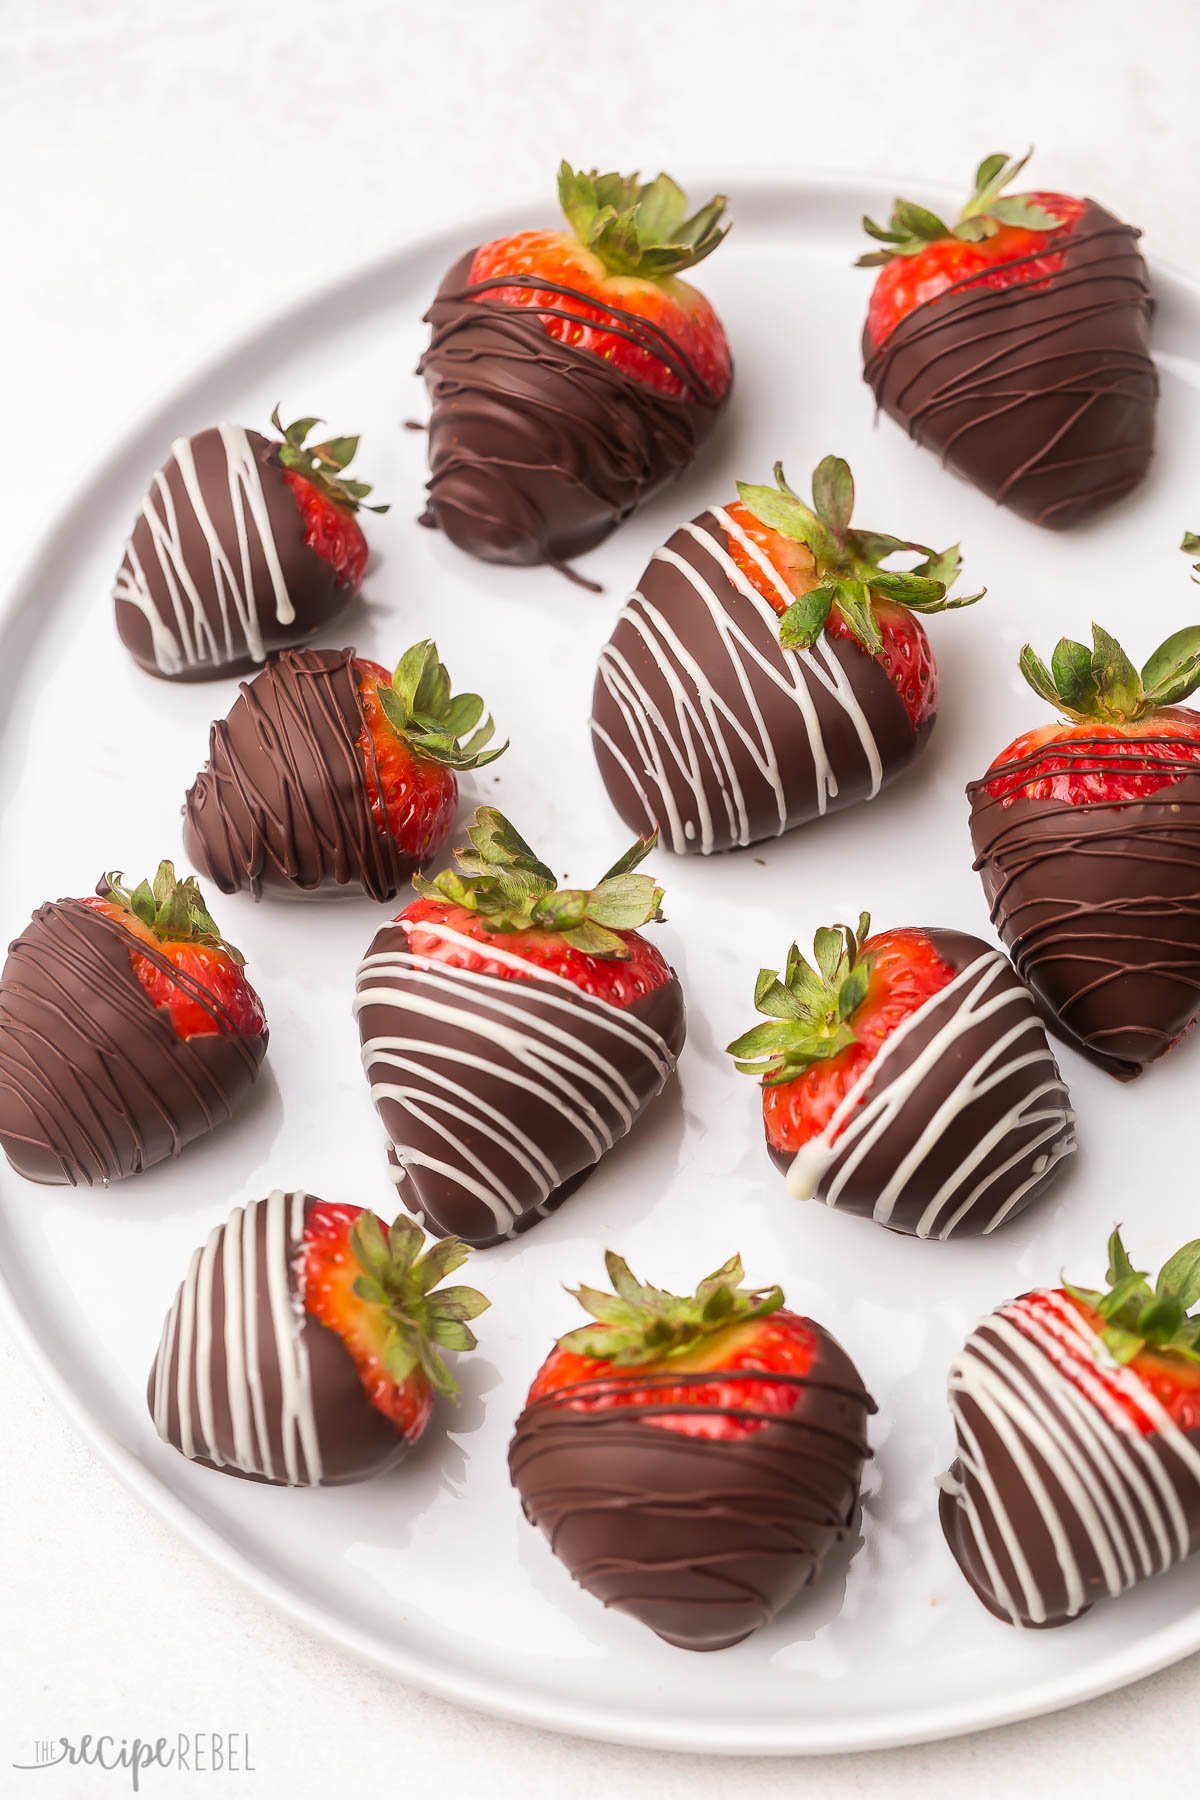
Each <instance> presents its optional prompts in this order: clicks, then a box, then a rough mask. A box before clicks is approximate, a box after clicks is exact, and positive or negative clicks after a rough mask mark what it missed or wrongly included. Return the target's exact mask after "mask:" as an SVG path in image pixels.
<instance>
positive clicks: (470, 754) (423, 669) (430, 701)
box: [376, 638, 508, 770]
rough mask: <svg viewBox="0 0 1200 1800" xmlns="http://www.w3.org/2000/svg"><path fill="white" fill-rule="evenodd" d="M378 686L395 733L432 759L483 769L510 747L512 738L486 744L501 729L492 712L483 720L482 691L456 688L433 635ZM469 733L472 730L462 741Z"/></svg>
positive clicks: (457, 766)
mask: <svg viewBox="0 0 1200 1800" xmlns="http://www.w3.org/2000/svg"><path fill="white" fill-rule="evenodd" d="M376 691H377V693H378V695H379V705H380V708H381V710H382V712H383V715H384V717H385V718H386V720H387V722H388V724H389V725H390V726H391V728H392V730H393V731H394V732H395V733H396V736H397V737H398V738H402V739H403V740H404V742H405V743H406V744H408V745H409V746H410V747H411V748H412V749H413V751H415V753H416V754H417V755H418V756H424V757H428V758H429V760H430V761H431V762H438V763H442V764H443V765H444V766H445V767H446V768H448V769H459V770H462V769H482V768H483V767H484V766H485V764H487V763H490V762H495V760H496V758H497V757H498V756H503V755H504V752H505V751H506V750H507V749H508V740H507V738H506V739H505V741H504V743H502V744H500V745H498V746H497V747H496V748H494V749H491V750H488V749H485V745H487V744H489V743H490V742H491V740H492V738H493V736H494V735H495V731H496V727H495V724H494V723H493V721H492V718H491V715H490V714H489V715H488V717H487V718H486V719H483V701H482V700H481V699H480V697H479V695H478V694H452V693H451V691H450V673H449V670H448V669H447V668H446V666H445V664H444V663H443V662H441V661H440V659H439V657H438V652H437V645H436V644H435V643H434V642H433V640H432V639H431V638H423V639H422V641H421V642H420V643H419V644H414V645H413V646H412V648H411V649H409V650H406V651H405V652H404V655H403V656H402V657H401V658H400V661H399V662H398V663H397V664H396V669H395V673H394V674H393V676H392V682H391V686H390V687H385V686H383V685H381V686H380V687H379V688H378V689H377V690H376ZM481 719H483V723H482V724H480V720H481ZM476 728H477V729H476ZM466 732H471V733H472V735H471V737H469V738H468V739H467V741H466V743H463V742H461V739H462V738H463V736H464V734H465V733H466Z"/></svg>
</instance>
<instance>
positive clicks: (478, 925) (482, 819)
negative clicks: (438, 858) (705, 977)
mask: <svg viewBox="0 0 1200 1800" xmlns="http://www.w3.org/2000/svg"><path fill="white" fill-rule="evenodd" d="M468 835H469V837H470V839H471V843H472V846H473V849H472V850H456V851H455V859H456V861H457V862H458V865H459V869H458V871H455V870H449V871H447V872H446V873H444V874H441V875H438V876H436V877H435V878H434V879H433V880H432V881H428V880H426V879H424V878H423V877H421V876H418V877H417V878H416V879H415V880H414V883H413V885H414V886H415V887H416V888H417V889H418V891H419V893H420V898H419V899H417V900H414V901H413V902H412V904H411V905H409V906H407V907H406V908H405V909H404V911H403V912H402V913H400V914H398V915H397V923H398V924H401V925H403V926H404V927H405V930H406V933H407V936H408V941H409V944H410V947H411V949H412V952H413V954H414V955H416V956H420V957H421V958H423V959H425V960H427V961H430V962H440V963H445V964H447V965H448V966H449V967H451V968H455V969H464V970H469V971H471V972H473V973H475V974H479V975H488V976H491V977H492V978H494V979H497V980H502V981H513V980H521V979H525V980H529V979H531V978H532V977H533V976H534V975H535V974H536V973H538V972H541V973H544V974H548V975H552V976H555V977H557V978H558V979H560V980H564V981H569V982H571V983H572V985H573V986H575V987H577V988H579V989H580V991H581V992H582V993H585V994H590V995H592V996H593V997H594V998H595V999H597V1000H603V1001H606V1002H607V1004H608V1005H610V1006H620V1007H625V1006H630V1005H632V1004H633V1002H634V1001H636V1000H642V999H644V998H645V997H646V996H647V995H648V994H652V993H653V992H654V991H655V989H656V988H661V987H665V986H666V984H667V983H668V982H669V981H670V980H671V969H670V965H669V964H668V963H667V962H666V960H665V958H664V957H663V956H662V955H661V954H660V953H659V951H658V950H656V949H655V947H654V946H653V944H650V943H648V942H647V940H646V939H645V938H643V937H642V936H640V934H639V933H638V932H637V930H636V929H635V927H636V926H638V925H645V924H648V923H651V922H654V921H656V920H659V919H661V918H662V916H663V914H662V897H663V890H662V889H661V888H660V887H656V886H655V883H654V881H653V880H652V878H651V877H650V876H649V875H636V874H635V873H634V870H635V869H636V868H637V866H638V864H639V863H640V862H642V861H643V860H644V858H645V857H647V856H649V854H650V852H651V851H652V850H653V849H654V846H655V844H656V842H657V838H656V837H654V836H651V837H649V838H644V839H641V840H639V842H638V843H636V844H634V845H633V846H632V848H631V849H629V850H628V851H626V853H625V855H624V856H623V857H622V858H621V859H620V861H619V862H617V863H615V864H614V865H613V867H612V868H611V869H610V870H609V871H608V873H607V874H606V875H604V876H602V877H601V879H600V881H599V882H598V883H597V885H596V886H595V887H594V888H559V887H558V886H557V884H556V879H555V876H554V874H553V872H552V871H551V870H550V869H548V868H547V867H546V865H545V863H543V862H541V861H539V859H538V857H537V856H536V855H535V853H534V852H533V851H532V850H531V849H530V848H529V845H528V844H527V843H526V842H525V840H524V839H523V838H522V837H521V836H520V835H519V834H518V833H517V832H516V831H515V830H514V828H513V826H512V825H510V824H509V822H508V820H507V819H506V818H504V816H503V814H501V813H498V812H496V811H495V809H494V808H492V807H490V806H481V807H480V808H479V811H478V812H477V813H476V815H475V823H474V824H473V825H472V826H471V828H470V831H469V833H468ZM447 934H450V935H447ZM464 939H469V940H470V942H469V943H468V942H464V941H463V940H464ZM476 945H478V946H479V948H478V949H476V948H475V946H476ZM493 947H494V951H495V952H498V954H494V953H491V952H492V951H493ZM514 959H519V960H514Z"/></svg>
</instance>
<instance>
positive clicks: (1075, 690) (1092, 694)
mask: <svg viewBox="0 0 1200 1800" xmlns="http://www.w3.org/2000/svg"><path fill="white" fill-rule="evenodd" d="M1050 672H1051V674H1052V676H1053V678H1054V685H1055V687H1056V688H1057V690H1058V692H1059V694H1060V695H1061V696H1062V699H1063V704H1064V705H1066V706H1069V707H1070V709H1071V711H1072V712H1080V713H1086V712H1087V711H1089V709H1090V708H1091V707H1093V706H1094V705H1095V703H1096V696H1097V694H1098V692H1099V689H1098V687H1097V685H1096V677H1095V675H1094V674H1093V672H1092V653H1091V651H1090V650H1089V649H1088V647H1087V645H1086V644H1077V643H1075V642H1074V641H1073V639H1071V638H1066V637H1063V638H1059V640H1058V643H1057V644H1056V645H1055V646H1054V654H1053V656H1052V657H1051V659H1050Z"/></svg>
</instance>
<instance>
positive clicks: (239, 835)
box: [184, 649, 419, 900]
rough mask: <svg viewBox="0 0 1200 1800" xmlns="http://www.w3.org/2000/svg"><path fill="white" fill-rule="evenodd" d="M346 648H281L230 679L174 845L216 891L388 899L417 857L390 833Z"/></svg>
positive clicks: (350, 656) (352, 659)
mask: <svg viewBox="0 0 1200 1800" xmlns="http://www.w3.org/2000/svg"><path fill="white" fill-rule="evenodd" d="M368 768H369V769H370V770H371V772H372V774H373V778H374V794H375V795H376V796H378V795H379V794H381V792H382V784H381V782H380V780H379V770H378V764H377V761H376V757H375V750H374V746H373V744H372V742H371V738H370V733H369V731H368V729H367V724H366V718H365V714H364V712H363V706H362V695H361V692H360V688H359V682H358V675H357V671H356V668H355V654H354V651H353V650H349V649H347V650H341V651H336V650H287V651H284V652H283V654H282V655H281V656H279V657H277V658H276V659H275V660H274V661H273V662H272V663H271V664H270V665H269V666H268V667H267V668H266V669H264V670H263V671H262V673H261V674H260V675H257V676H255V678H254V680H253V681H251V682H242V683H241V684H240V694H239V698H238V699H237V700H236V701H235V702H234V705H233V707H232V709H231V711H230V713H229V716H228V718H226V719H219V720H217V721H216V722H215V723H214V724H213V727H212V731H211V733H210V736H209V751H208V762H207V764H206V766H205V767H204V769H203V770H202V771H201V772H200V774H199V775H198V776H197V777H196V780H195V782H194V783H193V785H192V787H191V789H190V790H189V792H188V795H187V799H186V801H185V803H184V817H185V825H184V846H185V848H186V850H187V852H188V855H189V856H190V857H191V859H192V861H193V862H194V863H195V865H196V867H197V868H199V869H200V870H201V872H202V873H204V874H207V875H208V876H209V877H210V878H211V879H212V880H213V881H214V882H215V883H216V884H217V886H218V887H219V888H220V889H221V891H222V892H223V893H234V892H236V891H238V890H239V889H246V888H248V889H249V890H250V892H251V893H253V894H254V896H255V898H256V899H257V898H259V897H261V895H262V893H263V890H264V888H265V887H269V888H271V889H273V890H275V891H288V890H292V889H296V888H299V889H301V890H303V891H306V892H310V891H315V890H316V889H318V888H323V887H332V886H336V887H359V888H361V889H362V890H363V891H364V892H365V893H367V894H369V895H370V897H371V898H372V899H373V900H390V899H392V898H393V896H394V895H395V894H396V893H397V892H398V891H399V889H400V887H401V886H402V885H403V884H404V882H406V881H407V880H408V879H409V877H410V876H411V874H412V873H413V871H414V869H415V868H416V867H417V866H418V861H419V859H418V858H417V857H416V856H413V855H410V854H409V853H408V852H407V851H406V850H403V849H402V848H401V846H400V845H399V844H398V842H397V841H396V839H395V837H394V836H393V834H392V830H391V826H390V823H389V821H388V818H387V811H386V808H385V807H384V806H383V805H382V804H381V803H378V804H376V805H373V804H372V799H373V796H372V790H371V787H370V785H369V784H368Z"/></svg>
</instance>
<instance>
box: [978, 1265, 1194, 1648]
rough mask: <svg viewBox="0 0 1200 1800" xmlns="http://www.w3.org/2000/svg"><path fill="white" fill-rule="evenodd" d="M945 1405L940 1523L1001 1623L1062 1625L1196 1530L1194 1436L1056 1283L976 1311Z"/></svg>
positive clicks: (1166, 1556) (1177, 1556)
mask: <svg viewBox="0 0 1200 1800" xmlns="http://www.w3.org/2000/svg"><path fill="white" fill-rule="evenodd" d="M950 1407H951V1412H952V1414H953V1417H954V1423H955V1430H956V1434H957V1439H958V1456H957V1459H956V1461H955V1463H954V1465H953V1467H952V1468H951V1470H950V1471H949V1473H948V1474H947V1475H946V1476H944V1477H943V1496H942V1519H943V1526H944V1528H945V1531H946V1535H947V1538H948V1540H949V1542H950V1547H951V1549H952V1550H953V1551H954V1554H955V1556H956V1557H957V1558H958V1561H959V1563H960V1565H961V1566H962V1568H963V1572H964V1574H965V1575H966V1576H967V1579H968V1580H969V1581H970V1582H971V1583H972V1585H973V1586H974V1587H975V1588H976V1590H977V1591H978V1592H979V1594H980V1598H981V1599H983V1600H984V1602H985V1604H987V1605H988V1606H989V1607H990V1608H991V1610H992V1611H994V1612H996V1613H997V1614H998V1615H999V1616H1000V1617H1002V1618H1006V1619H1008V1620H1009V1621H1010V1622H1011V1623H1013V1624H1015V1625H1025V1626H1042V1625H1054V1624H1063V1623H1065V1622H1066V1621H1067V1620H1069V1619H1072V1618H1075V1617H1077V1616H1078V1615H1079V1614H1080V1613H1081V1612H1083V1611H1086V1610H1087V1608H1088V1607H1089V1606H1090V1605H1091V1604H1092V1603H1093V1601H1095V1600H1097V1599H1101V1598H1104V1597H1113V1596H1116V1595H1117V1594H1120V1593H1122V1592H1124V1591H1125V1590H1126V1589H1127V1588H1129V1587H1131V1586H1133V1585H1134V1583H1135V1582H1137V1581H1141V1580H1145V1579H1147V1578H1148V1577H1150V1576H1151V1575H1154V1574H1157V1573H1161V1572H1163V1571H1164V1570H1166V1569H1167V1568H1169V1567H1171V1566H1173V1565H1174V1564H1175V1563H1176V1562H1179V1561H1181V1560H1182V1559H1183V1558H1184V1557H1186V1556H1189V1555H1191V1554H1192V1552H1193V1551H1194V1549H1195V1548H1196V1547H1197V1544H1198V1542H1200V1446H1198V1444H1197V1442H1196V1441H1195V1440H1196V1437H1197V1434H1195V1433H1188V1432H1184V1431H1183V1430H1181V1429H1180V1427H1179V1426H1178V1425H1176V1424H1175V1422H1174V1421H1173V1420H1172V1418H1171V1417H1170V1415H1169V1414H1168V1413H1167V1412H1166V1411H1165V1409H1164V1408H1163V1407H1162V1406H1161V1404H1160V1403H1159V1401H1158V1400H1157V1399H1156V1398H1155V1396H1154V1394H1153V1393H1152V1391H1151V1390H1150V1389H1149V1388H1148V1387H1147V1386H1146V1385H1145V1383H1144V1382H1143V1381H1142V1379H1141V1377H1140V1376H1139V1375H1138V1374H1137V1373H1136V1372H1135V1371H1134V1370H1132V1369H1130V1368H1127V1367H1123V1366H1122V1365H1120V1364H1118V1363H1116V1362H1115V1361H1114V1359H1113V1358H1112V1357H1111V1356H1110V1355H1109V1353H1108V1351H1107V1350H1106V1349H1105V1347H1104V1345H1103V1343H1102V1341H1101V1340H1100V1338H1099V1337H1098V1336H1097V1334H1096V1332H1095V1331H1094V1330H1093V1328H1092V1326H1091V1324H1090V1323H1089V1322H1088V1321H1087V1320H1086V1319H1085V1318H1084V1317H1083V1316H1082V1315H1081V1314H1080V1313H1079V1311H1078V1310H1077V1309H1076V1308H1075V1307H1074V1306H1073V1305H1072V1304H1071V1303H1070V1301H1069V1300H1068V1299H1067V1298H1066V1296H1065V1295H1063V1294H1061V1293H1052V1292H1048V1291H1045V1290H1043V1291H1041V1292H1039V1293H1036V1294H1032V1295H1026V1296H1024V1297H1023V1298H1022V1299H1020V1300H1015V1301H1012V1302H1011V1303H1009V1304H1008V1305H1007V1306H1003V1307H1001V1308H999V1309H998V1310H997V1311H996V1312H995V1313H992V1314H990V1315H989V1316H988V1317H987V1318H986V1319H984V1320H983V1322H982V1324H981V1325H980V1326H979V1327H978V1328H977V1330H976V1331H975V1332H974V1333H973V1334H972V1336H971V1337H970V1338H969V1339H968V1340H967V1343H966V1346H965V1347H964V1349H963V1351H962V1352H961V1353H960V1355H959V1356H958V1357H957V1358H956V1360H955V1362H954V1363H953V1365H952V1366H951V1371H950ZM1129 1408H1132V1409H1133V1411H1134V1412H1135V1413H1136V1414H1138V1415H1140V1416H1141V1418H1142V1419H1143V1420H1144V1421H1145V1423H1146V1426H1147V1430H1146V1431H1142V1430H1140V1429H1139V1427H1138V1425H1137V1424H1136V1423H1135V1420H1134V1418H1132V1417H1131V1416H1130V1413H1129V1411H1128V1410H1127V1409H1129Z"/></svg>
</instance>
